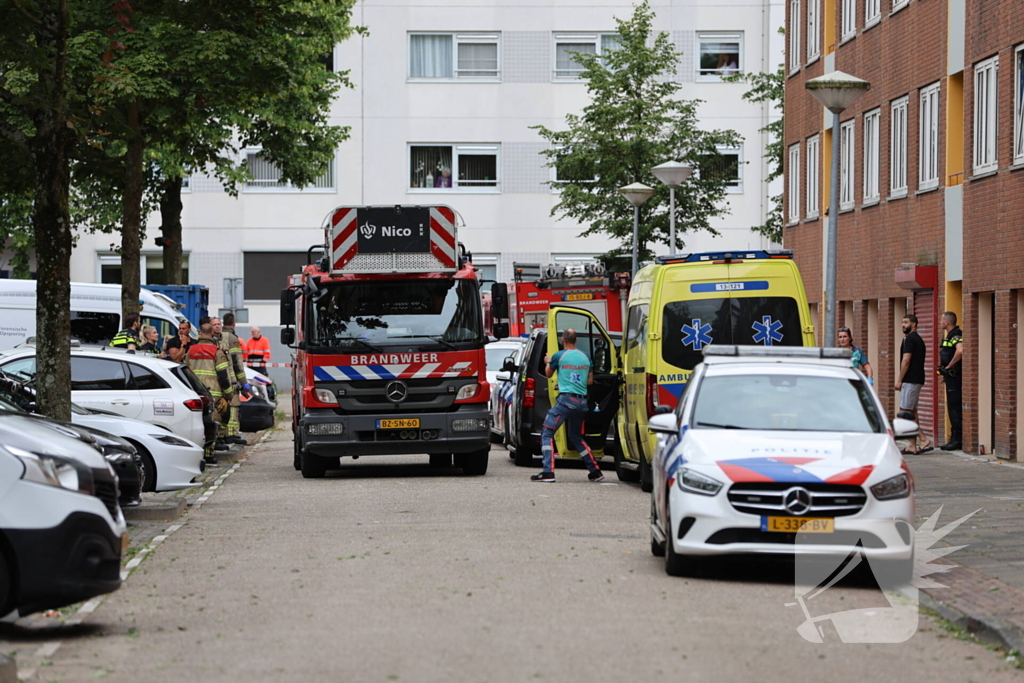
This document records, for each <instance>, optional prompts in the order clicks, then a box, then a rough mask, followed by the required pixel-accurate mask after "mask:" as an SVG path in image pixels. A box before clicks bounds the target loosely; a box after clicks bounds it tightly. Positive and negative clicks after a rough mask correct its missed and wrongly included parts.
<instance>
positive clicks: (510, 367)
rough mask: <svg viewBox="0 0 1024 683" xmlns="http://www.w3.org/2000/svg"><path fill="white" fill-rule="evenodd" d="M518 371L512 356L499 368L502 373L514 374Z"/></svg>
mask: <svg viewBox="0 0 1024 683" xmlns="http://www.w3.org/2000/svg"><path fill="white" fill-rule="evenodd" d="M518 369H519V366H517V365H516V362H515V360H513V358H512V356H509V357H508V358H506V359H505V362H504V364H502V366H501V371H502V372H515V371H516V370H518Z"/></svg>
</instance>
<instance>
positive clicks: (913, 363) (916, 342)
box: [896, 315, 932, 455]
mask: <svg viewBox="0 0 1024 683" xmlns="http://www.w3.org/2000/svg"><path fill="white" fill-rule="evenodd" d="M926 353H927V348H926V347H925V344H924V340H923V339H921V335H920V334H918V333H917V316H916V315H905V316H903V343H902V344H901V345H900V368H899V372H897V373H896V391H898V392H900V413H904V414H909V415H910V417H909V418H907V419H910V420H914V421H917V401H918V399H919V398H920V397H921V388H922V387H923V386H924V358H925V354H926ZM922 440H923V443H922ZM914 446H915V448H914V449H912V450H906V451H904V452H903V453H904V455H920V454H921V453H927V452H928V451H930V450H932V442H931V440H930V439H929V438H928V437H927V436H926V435H925V433H924V427H923V426H922V425H921V424H920V423H919V424H918V432H917V436H916V437H914Z"/></svg>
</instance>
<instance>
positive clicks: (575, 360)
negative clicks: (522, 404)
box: [530, 329, 604, 482]
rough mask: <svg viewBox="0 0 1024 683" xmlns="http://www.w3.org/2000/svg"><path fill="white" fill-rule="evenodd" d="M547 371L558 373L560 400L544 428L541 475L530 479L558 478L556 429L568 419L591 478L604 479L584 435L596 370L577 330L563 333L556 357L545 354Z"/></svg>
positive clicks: (567, 429)
mask: <svg viewBox="0 0 1024 683" xmlns="http://www.w3.org/2000/svg"><path fill="white" fill-rule="evenodd" d="M544 362H545V363H547V368H546V369H545V374H546V375H547V376H548V377H551V376H552V375H554V374H555V372H558V399H557V400H556V401H555V404H554V405H553V406H551V410H549V411H548V415H547V417H546V418H544V429H543V430H542V431H541V436H540V443H541V452H542V453H543V454H544V467H543V469H542V470H541V472H540V474H535V475H533V476H532V477H530V480H531V481H544V482H553V481H554V480H555V448H554V440H555V432H556V431H558V428H559V427H561V426H562V423H563V422H565V423H566V425H565V432H566V435H567V436H568V437H569V442H570V443H571V444H572V445H573V447H574V448H575V449H576V450H577V451H578V452H579V453H580V455H582V456H583V464H585V465H586V466H587V469H588V470H590V474H588V475H587V478H588V479H589V480H590V481H601V480H603V479H604V474H603V473H602V472H601V468H600V467H598V466H597V460H595V459H594V454H593V453H592V452H591V450H590V446H588V445H587V442H586V440H585V439H584V438H583V418H585V417H586V416H587V386H588V385H590V384H593V383H594V371H593V368H592V367H591V364H590V359H589V358H588V357H587V354H585V353H583V352H582V351H580V350H579V349H577V348H576V331H575V330H571V329H570V330H566V331H565V332H563V333H562V350H561V351H559V352H558V353H556V354H555V355H554V356H550V357H545V358H544Z"/></svg>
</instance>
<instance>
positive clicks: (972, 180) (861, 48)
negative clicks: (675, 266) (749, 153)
mask: <svg viewBox="0 0 1024 683" xmlns="http://www.w3.org/2000/svg"><path fill="white" fill-rule="evenodd" d="M788 3H789V4H788V12H787V22H786V34H787V42H788V44H787V55H786V69H787V80H786V95H785V97H786V101H785V105H786V107H785V111H786V117H785V126H786V129H785V141H784V143H785V147H786V157H785V188H786V191H785V209H784V210H785V217H786V223H787V224H786V227H785V237H784V242H785V246H786V247H788V248H792V249H794V250H795V252H796V258H797V261H798V263H799V265H800V268H801V271H802V272H803V276H804V282H805V285H806V288H807V293H808V297H809V298H810V300H811V301H812V306H813V307H814V309H815V310H816V311H823V309H824V293H823V291H822V290H823V280H822V274H823V263H824V255H825V245H824V243H823V240H824V235H825V230H826V228H827V212H828V204H829V182H830V170H831V169H830V162H831V151H832V144H833V140H832V134H831V127H832V115H831V114H830V113H829V112H828V111H827V110H825V109H824V108H822V106H821V105H820V104H819V103H818V102H817V100H815V99H814V98H813V97H812V96H811V94H810V93H809V92H808V91H807V90H806V89H805V87H804V83H805V82H806V81H807V80H809V79H811V78H815V77H817V76H821V75H823V74H826V73H829V72H832V71H837V70H838V71H843V72H846V73H848V74H852V75H854V76H857V77H859V78H862V79H864V80H867V81H869V82H870V84H871V88H870V90H868V91H867V92H866V93H864V94H863V95H862V96H861V97H860V99H858V100H857V101H856V102H855V103H854V104H853V105H852V106H851V107H849V108H848V109H847V110H845V111H844V112H842V114H840V135H839V137H840V141H839V145H840V147H839V148H840V158H841V161H840V174H839V176H840V201H839V214H838V240H837V256H838V291H837V299H838V301H839V305H838V310H837V317H838V325H839V326H843V325H845V326H848V327H850V328H851V330H852V332H853V334H854V343H855V344H857V345H858V346H861V347H862V348H864V349H865V350H866V351H867V352H868V355H869V358H870V360H871V364H872V366H873V367H874V370H875V378H876V379H875V388H876V389H877V391H878V394H879V395H880V396H881V397H882V400H883V401H884V402H885V404H886V407H887V410H888V412H889V415H890V416H891V415H894V414H895V412H896V409H897V406H896V402H897V400H896V399H897V395H896V392H895V391H894V390H893V384H894V380H895V377H894V372H895V368H896V365H897V362H898V351H899V342H900V340H901V339H902V336H903V335H902V331H901V329H900V319H901V318H902V317H903V315H904V314H906V313H914V314H916V315H917V316H918V318H919V320H920V322H921V326H920V330H919V331H920V332H921V334H922V336H923V337H924V339H925V341H926V343H927V345H928V358H927V361H926V363H927V364H926V369H928V370H929V371H930V370H931V369H933V368H935V367H936V365H937V358H938V341H939V336H940V335H941V332H940V331H939V330H938V329H937V317H938V314H939V313H941V312H942V311H945V310H951V311H954V312H956V313H957V315H958V316H959V318H960V321H959V322H960V326H961V327H962V328H963V331H964V340H965V350H964V372H965V374H964V380H963V399H964V448H965V450H968V451H973V452H976V451H977V450H978V449H979V447H980V446H981V445H984V447H985V450H986V452H988V453H993V452H994V453H995V454H996V455H998V456H999V457H1001V458H1007V459H1011V460H1024V440H1022V439H1020V438H1018V434H1017V425H1018V424H1020V422H1021V420H1020V418H1021V417H1022V414H1021V412H1022V407H1021V406H1022V403H1021V402H1020V401H1019V400H1018V397H1020V398H1024V373H1018V368H1019V367H1020V366H1021V364H1022V361H1024V335H1022V334H1020V333H1019V332H1020V330H1019V327H1018V325H1019V324H1024V2H1021V0H985V2H982V1H981V0H788ZM819 329H821V327H820V326H819ZM939 379H940V378H939V377H937V376H935V375H931V374H929V377H928V382H927V384H926V385H925V391H924V392H923V393H922V397H921V406H920V407H921V411H920V421H921V422H922V425H923V426H924V428H925V431H926V432H927V434H928V435H929V437H930V438H931V439H932V441H933V443H935V444H941V443H944V442H945V441H946V437H947V436H948V429H947V426H946V424H945V422H946V420H945V415H946V411H945V406H944V399H945V396H944V391H943V389H942V385H941V383H940V382H939V381H938V380H939Z"/></svg>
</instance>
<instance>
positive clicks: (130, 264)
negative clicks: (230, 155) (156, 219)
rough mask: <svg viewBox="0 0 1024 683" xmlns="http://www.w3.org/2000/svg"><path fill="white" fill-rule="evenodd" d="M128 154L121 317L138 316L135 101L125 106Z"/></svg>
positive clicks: (139, 177)
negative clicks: (132, 314) (128, 131)
mask: <svg viewBox="0 0 1024 683" xmlns="http://www.w3.org/2000/svg"><path fill="white" fill-rule="evenodd" d="M128 127H129V129H130V130H131V132H130V133H129V138H128V153H127V155H126V158H125V172H124V222H123V223H122V224H121V315H122V319H124V318H127V317H128V315H129V314H131V313H138V312H139V288H140V282H141V278H140V272H139V263H140V261H141V256H140V252H141V250H142V192H143V170H144V169H143V158H142V157H143V152H144V147H145V143H144V141H143V139H142V131H141V126H140V125H139V105H138V101H134V102H131V103H130V104H129V105H128Z"/></svg>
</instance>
